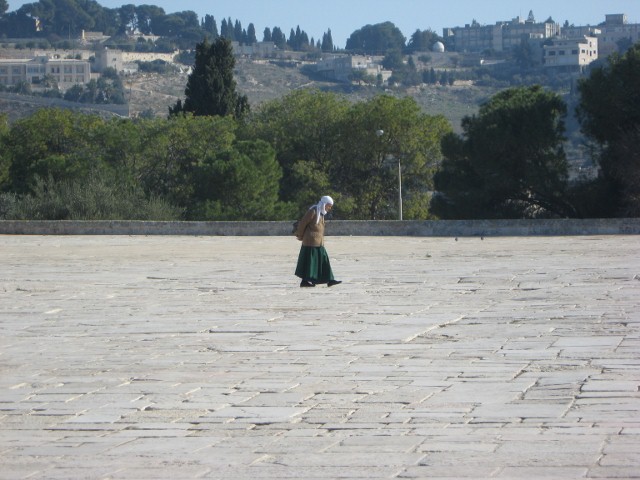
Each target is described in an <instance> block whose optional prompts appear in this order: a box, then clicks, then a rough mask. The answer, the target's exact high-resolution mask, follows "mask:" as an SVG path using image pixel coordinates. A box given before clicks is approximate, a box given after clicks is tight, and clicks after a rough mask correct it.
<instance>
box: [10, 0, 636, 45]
mask: <svg viewBox="0 0 640 480" xmlns="http://www.w3.org/2000/svg"><path fill="white" fill-rule="evenodd" d="M97 1H98V3H99V4H100V5H102V6H103V7H108V8H116V7H120V6H122V5H125V4H135V5H156V6H159V7H162V8H163V9H164V10H165V12H166V13H174V12H179V11H184V10H192V11H194V12H196V13H197V14H198V16H199V17H200V18H203V17H204V16H205V15H206V14H209V15H213V17H214V18H215V19H216V22H217V24H218V28H220V22H221V21H222V19H223V18H227V19H228V18H229V17H231V19H232V20H233V21H234V23H235V21H236V20H239V21H240V23H241V24H242V27H243V28H247V27H248V25H249V24H250V23H253V25H254V27H255V29H256V34H257V37H258V40H262V32H263V31H264V29H265V27H269V28H270V29H272V28H273V27H279V28H280V29H281V30H282V31H283V32H284V34H285V35H286V36H287V37H288V36H289V32H290V30H291V29H292V28H293V29H296V27H298V26H300V29H301V30H304V31H305V32H306V33H307V35H308V36H309V37H310V38H311V37H313V38H314V39H315V40H316V41H317V40H322V36H323V34H324V33H326V32H327V31H328V30H329V29H331V38H332V39H333V44H334V45H335V46H336V47H338V48H343V47H344V46H345V44H346V42H347V39H348V38H349V36H350V35H351V34H352V33H353V32H354V31H356V30H358V29H360V28H362V27H364V26H365V25H374V24H376V23H382V22H386V21H390V22H392V23H394V24H395V26H396V27H398V28H399V29H400V31H401V32H402V33H403V35H404V36H405V37H407V40H408V39H409V38H410V37H411V35H412V34H413V33H414V32H415V31H416V30H427V29H431V30H433V31H435V32H436V33H437V34H438V35H442V29H443V28H445V27H463V26H464V25H465V24H468V23H471V22H472V21H473V20H476V21H477V22H478V23H480V24H483V25H489V24H493V23H495V22H497V21H508V20H511V19H513V18H515V17H517V16H521V17H524V18H526V17H527V16H528V15H529V11H533V14H534V16H535V19H536V21H539V22H540V21H544V20H546V19H547V18H549V17H551V18H553V20H555V21H556V22H558V23H560V24H564V22H565V20H568V21H569V23H570V24H573V25H576V26H582V25H597V24H599V23H601V22H603V21H604V19H605V15H606V14H609V13H626V14H627V17H628V19H629V23H640V0H607V1H602V0H145V1H142V2H135V1H127V0H97ZM8 3H9V11H13V10H16V9H18V8H20V6H22V5H23V4H25V3H32V2H31V1H27V2H18V1H13V0H8Z"/></svg>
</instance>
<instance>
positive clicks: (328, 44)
mask: <svg viewBox="0 0 640 480" xmlns="http://www.w3.org/2000/svg"><path fill="white" fill-rule="evenodd" d="M321 48H322V51H323V52H333V37H332V36H331V29H329V30H327V31H326V33H324V34H323V35H322V45H321Z"/></svg>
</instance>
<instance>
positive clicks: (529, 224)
mask: <svg viewBox="0 0 640 480" xmlns="http://www.w3.org/2000/svg"><path fill="white" fill-rule="evenodd" d="M291 229H292V222H144V221H125V220H113V221H45V220H43V221H39V220H29V221H14V220H3V221H0V235H200V236H282V235H291ZM326 233H327V235H347V236H348V235H352V236H424V237H468V236H478V237H479V236H536V235H543V236H562V235H638V234H640V218H611V219H585V220H578V219H562V220H437V221H393V220H391V221H351V220H330V221H328V222H327V228H326Z"/></svg>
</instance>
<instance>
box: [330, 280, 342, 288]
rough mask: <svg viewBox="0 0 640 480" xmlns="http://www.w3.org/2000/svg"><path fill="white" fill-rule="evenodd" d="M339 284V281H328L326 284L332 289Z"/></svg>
mask: <svg viewBox="0 0 640 480" xmlns="http://www.w3.org/2000/svg"><path fill="white" fill-rule="evenodd" d="M341 283H342V281H341V280H329V282H327V287H333V286H334V285H339V284H341Z"/></svg>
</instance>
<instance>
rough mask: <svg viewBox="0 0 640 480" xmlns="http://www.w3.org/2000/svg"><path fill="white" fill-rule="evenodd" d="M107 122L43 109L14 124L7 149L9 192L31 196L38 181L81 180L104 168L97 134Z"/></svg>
mask: <svg viewBox="0 0 640 480" xmlns="http://www.w3.org/2000/svg"><path fill="white" fill-rule="evenodd" d="M102 122H103V121H102V120H101V119H100V118H99V117H98V116H94V115H85V114H80V113H77V112H73V111H71V110H61V109H41V110H38V111H37V112H36V113H34V114H33V115H32V116H30V117H27V118H24V119H21V120H18V121H16V122H15V123H13V124H12V126H11V128H10V130H9V133H8V135H7V141H6V145H7V147H8V151H9V156H10V161H11V163H10V167H9V181H8V183H9V190H11V191H13V192H16V193H28V192H30V191H31V189H32V188H33V186H34V185H35V182H36V179H37V178H41V179H44V178H48V177H52V178H53V180H56V181H59V180H66V179H74V178H81V177H83V176H86V175H87V174H88V173H89V172H91V171H94V170H96V169H100V168H101V162H102V160H101V155H100V152H99V151H98V150H97V149H96V143H95V142H94V140H95V137H94V134H95V132H96V128H97V126H99V125H100V124H101V123H102Z"/></svg>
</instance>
